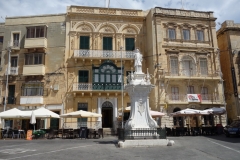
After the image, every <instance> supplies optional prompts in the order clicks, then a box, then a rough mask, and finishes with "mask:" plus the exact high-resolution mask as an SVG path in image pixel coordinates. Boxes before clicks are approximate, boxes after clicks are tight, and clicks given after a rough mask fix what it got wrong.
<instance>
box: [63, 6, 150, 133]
mask: <svg viewBox="0 0 240 160" xmlns="http://www.w3.org/2000/svg"><path fill="white" fill-rule="evenodd" d="M144 19H145V16H144V12H143V11H141V10H127V9H115V8H109V9H108V8H96V7H94V8H93V7H81V6H70V7H68V9H67V21H66V28H67V30H66V53H65V58H66V59H65V60H66V62H67V86H68V88H69V90H68V91H67V94H68V97H67V100H66V105H65V106H66V107H65V112H71V111H76V110H87V111H91V112H96V113H101V114H102V118H99V119H96V118H88V119H86V118H85V119H81V123H80V119H76V120H66V124H69V123H71V122H73V123H71V124H77V125H78V126H83V125H88V126H89V123H91V125H96V126H100V127H103V128H111V129H113V130H115V129H116V128H117V126H118V125H119V124H118V121H117V118H118V117H119V116H121V115H122V108H125V107H127V106H129V105H130V97H129V96H128V95H127V93H126V92H125V91H123V88H122V86H123V85H124V84H126V83H127V79H126V76H127V75H128V74H129V73H130V72H131V71H133V66H134V53H133V50H135V48H138V49H139V50H140V51H144V50H145V41H144ZM77 121H78V122H77ZM74 127H76V126H74Z"/></svg>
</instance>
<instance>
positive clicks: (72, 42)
mask: <svg viewBox="0 0 240 160" xmlns="http://www.w3.org/2000/svg"><path fill="white" fill-rule="evenodd" d="M71 50H74V40H73V39H72V40H71Z"/></svg>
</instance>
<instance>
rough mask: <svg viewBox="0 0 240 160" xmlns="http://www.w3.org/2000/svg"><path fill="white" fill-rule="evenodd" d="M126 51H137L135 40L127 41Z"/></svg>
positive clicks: (129, 39)
mask: <svg viewBox="0 0 240 160" xmlns="http://www.w3.org/2000/svg"><path fill="white" fill-rule="evenodd" d="M125 46H126V51H133V50H134V49H135V44H134V38H126V39H125Z"/></svg>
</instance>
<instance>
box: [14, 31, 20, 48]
mask: <svg viewBox="0 0 240 160" xmlns="http://www.w3.org/2000/svg"><path fill="white" fill-rule="evenodd" d="M13 47H19V33H13Z"/></svg>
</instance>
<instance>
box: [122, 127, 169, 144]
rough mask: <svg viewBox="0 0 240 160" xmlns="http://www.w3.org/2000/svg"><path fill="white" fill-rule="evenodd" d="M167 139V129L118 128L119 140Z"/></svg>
mask: <svg viewBox="0 0 240 160" xmlns="http://www.w3.org/2000/svg"><path fill="white" fill-rule="evenodd" d="M133 139H166V129H165V128H136V129H125V128H118V140H123V141H124V140H133Z"/></svg>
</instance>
